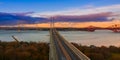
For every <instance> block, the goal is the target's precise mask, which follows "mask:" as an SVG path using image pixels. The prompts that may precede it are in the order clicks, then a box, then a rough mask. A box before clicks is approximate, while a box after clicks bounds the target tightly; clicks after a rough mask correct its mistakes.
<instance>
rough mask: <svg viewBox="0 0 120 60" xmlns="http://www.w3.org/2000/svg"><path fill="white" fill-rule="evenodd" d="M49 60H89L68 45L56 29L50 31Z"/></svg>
mask: <svg viewBox="0 0 120 60" xmlns="http://www.w3.org/2000/svg"><path fill="white" fill-rule="evenodd" d="M49 60H90V59H89V58H88V57H87V56H86V55H84V54H83V53H82V52H81V51H79V50H78V49H77V48H76V47H74V46H73V45H72V44H71V43H69V42H68V41H67V40H65V38H64V37H63V36H61V35H60V33H59V32H58V31H57V30H56V29H51V30H50V54H49Z"/></svg>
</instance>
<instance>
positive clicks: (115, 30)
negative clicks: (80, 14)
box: [84, 24, 120, 33]
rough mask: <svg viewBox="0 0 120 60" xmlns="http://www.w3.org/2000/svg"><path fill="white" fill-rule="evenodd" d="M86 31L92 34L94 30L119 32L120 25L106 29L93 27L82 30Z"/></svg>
mask: <svg viewBox="0 0 120 60" xmlns="http://www.w3.org/2000/svg"><path fill="white" fill-rule="evenodd" d="M84 29H85V30H87V31H90V32H94V31H95V30H111V31H113V32H116V33H118V32H120V24H114V25H112V26H109V27H106V28H99V27H94V26H89V27H86V28H84Z"/></svg>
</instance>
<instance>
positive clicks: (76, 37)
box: [0, 30, 120, 47]
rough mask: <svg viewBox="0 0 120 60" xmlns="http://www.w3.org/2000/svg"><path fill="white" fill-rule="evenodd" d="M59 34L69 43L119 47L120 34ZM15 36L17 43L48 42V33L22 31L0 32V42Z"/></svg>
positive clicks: (11, 39)
mask: <svg viewBox="0 0 120 60" xmlns="http://www.w3.org/2000/svg"><path fill="white" fill-rule="evenodd" d="M59 33H60V34H61V35H62V36H63V37H64V38H65V39H66V40H67V41H69V42H73V43H78V44H81V45H86V46H90V45H95V46H111V45H112V46H117V47H120V33H114V32H112V31H110V30H96V31H95V32H88V31H59ZM12 36H15V37H16V38H17V39H18V40H19V41H25V42H31V41H32V42H47V43H49V41H50V35H49V31H38V30H24V31H20V32H18V31H17V30H0V40H1V41H7V42H11V41H14V39H13V38H12Z"/></svg>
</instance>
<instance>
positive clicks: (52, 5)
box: [0, 0, 120, 12]
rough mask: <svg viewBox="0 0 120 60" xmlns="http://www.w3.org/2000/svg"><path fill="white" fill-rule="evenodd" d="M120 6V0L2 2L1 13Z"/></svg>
mask: <svg viewBox="0 0 120 60" xmlns="http://www.w3.org/2000/svg"><path fill="white" fill-rule="evenodd" d="M117 4H120V0H0V11H1V12H31V11H32V12H46V11H60V10H62V11H64V10H69V9H74V8H81V9H82V8H92V7H101V6H109V5H117Z"/></svg>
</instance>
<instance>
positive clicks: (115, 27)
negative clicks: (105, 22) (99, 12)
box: [111, 24, 120, 32]
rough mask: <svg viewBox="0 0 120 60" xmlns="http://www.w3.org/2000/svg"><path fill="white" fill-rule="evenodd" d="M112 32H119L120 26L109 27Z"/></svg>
mask: <svg viewBox="0 0 120 60" xmlns="http://www.w3.org/2000/svg"><path fill="white" fill-rule="evenodd" d="M111 30H112V31H113V32H120V24H114V25H112V26H111Z"/></svg>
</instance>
